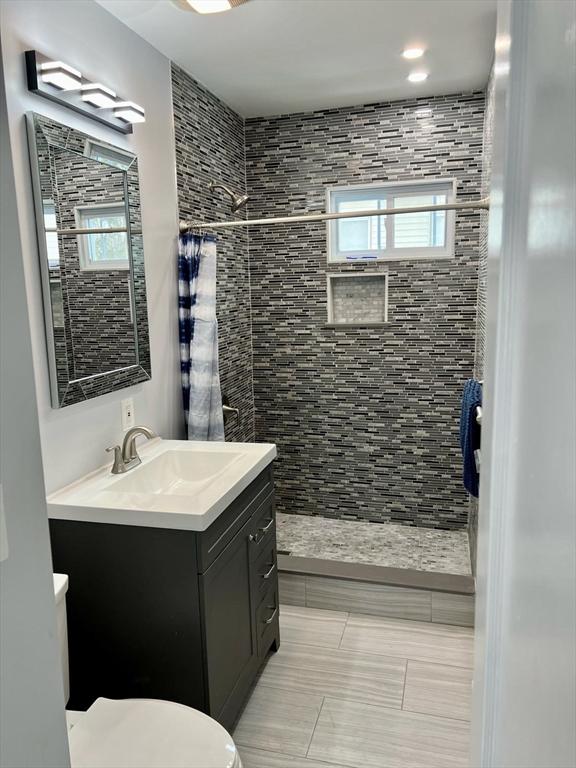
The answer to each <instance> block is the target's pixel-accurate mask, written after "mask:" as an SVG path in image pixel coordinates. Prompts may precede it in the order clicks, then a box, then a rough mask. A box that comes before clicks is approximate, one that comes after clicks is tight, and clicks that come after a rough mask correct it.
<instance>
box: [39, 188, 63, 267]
mask: <svg viewBox="0 0 576 768" xmlns="http://www.w3.org/2000/svg"><path fill="white" fill-rule="evenodd" d="M42 207H43V209H44V228H45V229H52V230H54V229H56V228H57V226H58V224H57V222H56V206H55V205H54V201H53V200H44V201H43V205H42ZM45 238H46V251H47V253H48V269H58V267H59V266H60V253H59V251H58V234H57V233H56V232H45Z"/></svg>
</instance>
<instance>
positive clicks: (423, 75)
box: [408, 72, 428, 83]
mask: <svg viewBox="0 0 576 768" xmlns="http://www.w3.org/2000/svg"><path fill="white" fill-rule="evenodd" d="M427 77H428V72H410V74H409V75H408V80H410V82H411V83H423V82H424V80H426V79H427Z"/></svg>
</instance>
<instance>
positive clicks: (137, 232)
mask: <svg viewBox="0 0 576 768" xmlns="http://www.w3.org/2000/svg"><path fill="white" fill-rule="evenodd" d="M26 126H27V132H28V145H29V151H30V168H31V173H32V185H33V192H34V210H35V216H36V228H37V234H38V252H39V258H40V269H41V278H42V295H43V304H44V318H45V328H46V342H47V349H48V363H49V371H50V392H51V399H52V407H53V408H63V407H66V406H69V405H73V404H75V403H79V402H82V401H84V400H89V399H91V398H94V397H99V396H100V395H104V394H106V393H108V392H114V391H116V390H120V389H124V388H126V387H131V386H134V385H135V384H139V383H141V382H144V381H148V380H149V379H150V378H151V365H150V341H149V332H148V310H147V303H146V280H145V274H144V247H143V240H142V234H141V233H142V217H141V212H140V186H139V180H138V159H137V157H136V156H135V155H133V154H132V153H131V152H129V151H127V150H125V149H124V148H120V147H117V146H115V145H113V144H109V143H107V142H105V141H101V140H100V139H98V138H96V137H94V136H90V135H89V134H85V133H83V132H81V131H78V130H76V129H75V128H71V127H70V126H67V125H62V124H61V123H57V122H55V121H54V120H51V119H49V118H47V117H44V116H43V115H39V114H36V113H34V112H30V113H27V115H26ZM89 145H90V146H93V145H97V146H98V147H101V148H104V150H106V149H109V150H111V152H112V153H116V154H119V155H120V154H121V155H122V156H123V157H126V158H127V163H129V164H128V165H127V168H126V169H121V168H115V169H114V171H115V172H116V171H117V172H118V173H122V174H123V177H122V178H120V177H115V179H114V181H115V183H116V182H118V185H119V187H121V188H122V189H123V198H122V199H123V200H124V201H126V202H127V204H126V205H125V211H126V225H127V241H128V259H129V270H124V271H125V272H126V273H127V274H129V280H128V284H127V288H126V294H127V297H128V302H130V303H129V304H128V303H127V304H126V306H129V307H130V326H131V329H133V330H131V333H132V332H133V347H132V339H131V338H128V336H127V334H126V322H124V325H123V326H120V324H119V326H118V328H115V327H112V328H110V329H109V330H110V333H109V334H108V335H109V338H108V339H104V340H102V338H101V337H100V336H98V334H92V335H91V337H90V344H91V345H93V352H94V355H95V360H94V361H93V362H92V363H91V368H97V367H98V362H99V361H102V360H103V359H105V356H106V354H108V355H109V357H110V360H112V359H113V358H117V359H115V360H114V362H108V364H107V365H106V370H102V371H99V370H95V371H94V372H93V373H90V374H89V375H85V374H84V375H78V373H77V371H76V364H75V360H74V347H73V338H72V323H71V321H70V305H69V304H68V288H69V285H70V283H69V282H68V283H67V282H66V278H67V275H66V271H67V259H68V254H72V250H74V249H72V248H71V247H68V248H67V251H66V250H65V248H64V246H63V242H64V240H65V239H66V238H63V237H62V236H61V235H58V250H59V260H58V267H56V268H54V267H52V268H50V264H49V259H48V246H47V242H46V231H45V224H44V201H45V200H48V201H55V200H56V199H57V195H58V191H57V184H56V175H55V167H54V166H55V163H54V153H55V151H67V152H69V153H72V154H73V155H74V158H75V161H76V160H77V159H79V158H80V157H81V156H83V157H84V158H85V160H86V162H87V163H90V164H92V163H100V162H101V161H98V160H96V159H94V158H92V157H89V156H86V154H85V149H86V147H87V146H89ZM102 164H105V163H103V161H102ZM106 165H108V166H109V167H110V164H109V163H107V164H106ZM87 167H88V168H92V169H95V168H96V166H87ZM87 175H88V171H87ZM79 183H80V182H79ZM101 202H102V201H101V200H100V199H99V200H98V204H100V203H101ZM114 202H119V201H118V200H116V201H114ZM70 213H71V212H70V211H66V212H61V211H60V212H59V213H58V215H57V226H59V227H63V228H64V227H74V226H75V224H74V221H73V220H72V219H71V218H70ZM63 216H65V218H66V222H65V223H64V224H62V223H60V222H62V218H63ZM66 237H67V240H68V245H70V241H72V242H73V243H74V245H75V246H76V244H77V238H76V237H73V236H70V235H68V236H66ZM75 250H76V251H78V249H77V246H76V247H75ZM60 254H65V255H64V256H61V255H60ZM76 256H77V258H78V259H79V253H77V254H76ZM78 270H80V267H79V266H73V267H69V269H68V272H69V275H68V279H69V280H70V279H72V277H73V274H74V272H75V271H78ZM95 293H96V291H94V293H93V294H92V295H93V296H94V295H95ZM124 320H125V318H124ZM108 322H109V323H114V322H116V316H114V318H111V319H110V320H109V321H108ZM107 330H108V329H107ZM99 344H100V346H99ZM121 348H123V350H124V351H123V352H122V351H120V350H121ZM132 349H133V354H132ZM121 354H124V355H125V357H126V360H125V361H124V362H123V361H122V360H121V359H119V357H118V356H120V355H121ZM98 355H100V357H98ZM124 363H125V364H124ZM102 366H103V367H104V363H102Z"/></svg>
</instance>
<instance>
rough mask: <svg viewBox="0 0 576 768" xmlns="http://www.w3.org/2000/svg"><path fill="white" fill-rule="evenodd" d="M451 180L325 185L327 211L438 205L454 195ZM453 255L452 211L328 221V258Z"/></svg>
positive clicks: (448, 200)
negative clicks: (364, 184) (328, 186)
mask: <svg viewBox="0 0 576 768" xmlns="http://www.w3.org/2000/svg"><path fill="white" fill-rule="evenodd" d="M455 192H456V182H455V180H454V179H442V180H434V181H417V182H401V183H394V184H370V185H367V186H350V187H330V188H329V189H328V191H327V202H328V212H329V213H344V212H348V211H351V212H353V211H377V210H380V209H383V208H417V207H421V206H428V205H443V204H445V203H449V202H451V201H453V200H454V199H455ZM453 255H454V213H453V212H452V211H422V212H421V213H419V212H417V211H416V212H414V213H403V214H398V215H394V216H358V217H354V218H350V219H335V220H333V221H330V222H329V224H328V261H348V262H349V261H377V260H378V259H416V258H448V257H451V256H453Z"/></svg>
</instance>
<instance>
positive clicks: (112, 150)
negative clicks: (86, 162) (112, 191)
mask: <svg viewBox="0 0 576 768" xmlns="http://www.w3.org/2000/svg"><path fill="white" fill-rule="evenodd" d="M84 154H85V155H86V157H89V158H91V159H92V160H98V162H100V163H106V165H111V166H113V167H114V168H120V169H121V170H123V171H125V170H127V169H128V168H129V167H130V166H131V165H132V163H133V162H134V155H131V154H130V153H129V152H124V151H123V150H121V149H119V148H118V147H110V146H109V145H108V144H100V143H99V142H98V141H93V140H92V139H86V146H85V147H84Z"/></svg>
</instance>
